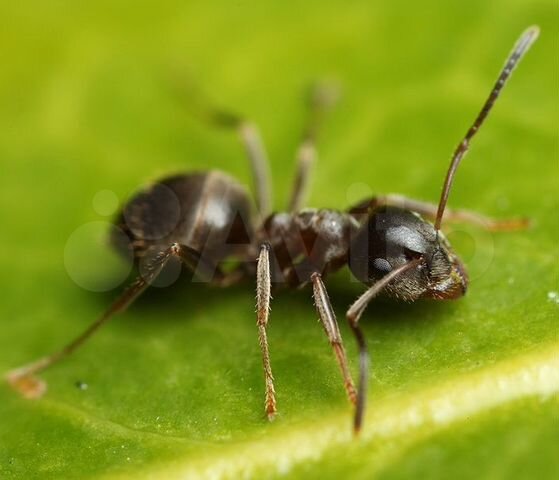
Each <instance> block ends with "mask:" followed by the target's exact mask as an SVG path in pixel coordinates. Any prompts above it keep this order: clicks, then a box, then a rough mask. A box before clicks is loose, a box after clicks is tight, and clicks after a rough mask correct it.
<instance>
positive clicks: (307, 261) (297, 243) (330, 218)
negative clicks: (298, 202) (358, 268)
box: [259, 209, 359, 286]
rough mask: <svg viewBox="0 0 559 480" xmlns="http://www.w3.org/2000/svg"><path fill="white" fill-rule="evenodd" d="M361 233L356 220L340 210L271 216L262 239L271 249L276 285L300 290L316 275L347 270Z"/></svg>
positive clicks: (263, 230) (262, 233)
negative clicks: (353, 243) (356, 237)
mask: <svg viewBox="0 0 559 480" xmlns="http://www.w3.org/2000/svg"><path fill="white" fill-rule="evenodd" d="M358 229H359V223H358V221H357V220H356V219H355V218H353V217H352V216H351V215H348V214H347V213H345V212H341V211H338V210H330V209H305V210H302V211H300V212H297V213H283V212H282V213H274V214H272V215H270V216H269V217H268V219H267V220H266V221H265V222H264V225H263V228H262V230H261V232H259V236H260V238H261V241H263V242H266V243H268V244H269V245H270V250H271V264H272V281H273V282H274V283H285V284H287V285H288V286H299V285H303V284H305V283H307V282H308V281H309V280H310V275H311V274H312V273H313V272H318V273H321V274H322V275H325V274H327V273H328V272H332V271H335V270H338V269H339V268H341V267H343V266H344V265H346V264H347V262H348V251H349V244H350V241H351V238H352V237H353V236H354V235H355V234H356V232H357V231H358Z"/></svg>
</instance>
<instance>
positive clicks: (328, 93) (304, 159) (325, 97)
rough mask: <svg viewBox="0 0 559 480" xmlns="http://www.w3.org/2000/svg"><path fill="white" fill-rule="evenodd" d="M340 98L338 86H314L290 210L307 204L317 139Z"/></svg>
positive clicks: (322, 84)
mask: <svg viewBox="0 0 559 480" xmlns="http://www.w3.org/2000/svg"><path fill="white" fill-rule="evenodd" d="M338 96H339V92H338V88H337V86H336V85H333V84H330V83H328V82H318V83H316V84H315V85H313V86H312V88H311V92H310V96H309V99H308V120H307V126H306V127H305V129H304V131H303V136H302V138H301V143H300V144H299V147H298V149H297V154H296V159H297V173H296V174H295V181H294V183H293V191H292V192H291V197H290V200H289V205H288V210H289V211H290V212H297V211H299V210H300V209H301V208H302V207H303V206H304V204H305V200H306V198H307V193H308V190H309V183H310V176H311V170H312V167H313V165H314V164H315V163H316V158H317V152H316V139H317V136H318V131H319V129H320V126H321V124H322V122H323V119H324V114H325V113H326V112H327V111H328V110H329V109H330V108H331V107H332V105H333V104H334V103H335V102H336V101H337V98H338Z"/></svg>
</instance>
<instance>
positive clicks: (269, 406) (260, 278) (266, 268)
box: [256, 244, 277, 420]
mask: <svg viewBox="0 0 559 480" xmlns="http://www.w3.org/2000/svg"><path fill="white" fill-rule="evenodd" d="M271 289H272V280H271V275H270V247H269V246H268V245H266V244H263V245H262V246H261V247H260V254H259V256H258V265H257V268H256V325H257V326H258V340H259V343H260V349H261V350H262V364H263V366H264V378H265V382H266V403H265V409H266V415H267V416H268V420H273V419H274V417H275V415H276V412H277V407H276V391H275V389H274V376H273V375H272V366H271V364H270V351H269V349H268V335H267V333H266V327H267V326H268V318H269V316H270V300H271V299H272V294H271Z"/></svg>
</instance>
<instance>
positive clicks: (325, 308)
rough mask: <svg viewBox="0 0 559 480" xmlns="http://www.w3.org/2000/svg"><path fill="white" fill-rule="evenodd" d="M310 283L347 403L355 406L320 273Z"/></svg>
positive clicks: (343, 355)
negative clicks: (338, 370)
mask: <svg viewBox="0 0 559 480" xmlns="http://www.w3.org/2000/svg"><path fill="white" fill-rule="evenodd" d="M311 281H312V285H313V297H314V303H315V306H316V311H317V313H318V316H319V317H320V321H321V322H322V326H323V327H324V331H325V332H326V335H327V336H328V340H329V341H330V345H332V348H333V349H334V354H335V355H336V360H337V361H338V365H339V366H340V370H341V372H342V377H343V379H344V387H345V390H346V393H347V396H348V398H349V401H350V402H351V403H353V404H354V405H356V403H357V394H356V393H355V387H354V386H353V380H352V379H351V373H350V372H349V367H348V362H347V357H346V353H345V349H344V344H343V342H342V335H341V334H340V329H339V327H338V322H337V320H336V314H335V313H334V310H333V309H332V304H331V303H330V299H329V298H328V292H327V291H326V287H325V285H324V282H323V281H322V276H321V275H320V273H317V272H315V273H313V274H312V275H311Z"/></svg>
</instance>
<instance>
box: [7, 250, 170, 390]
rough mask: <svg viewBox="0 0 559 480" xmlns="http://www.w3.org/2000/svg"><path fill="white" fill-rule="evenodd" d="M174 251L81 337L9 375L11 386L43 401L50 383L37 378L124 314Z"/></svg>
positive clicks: (159, 259)
mask: <svg viewBox="0 0 559 480" xmlns="http://www.w3.org/2000/svg"><path fill="white" fill-rule="evenodd" d="M173 248H174V247H169V248H168V249H167V250H165V251H164V252H162V253H160V254H159V255H158V256H157V257H156V258H155V260H154V261H153V262H152V263H151V264H150V265H149V267H148V268H147V269H146V272H144V274H143V276H139V277H138V278H137V279H136V280H135V281H134V282H133V283H132V284H131V285H130V286H129V287H128V288H127V289H126V290H125V291H124V292H123V293H122V294H121V295H120V296H119V297H118V298H117V299H116V300H115V301H114V302H113V303H112V305H111V306H110V307H109V308H108V309H107V310H106V311H105V313H103V315H101V316H100V317H99V318H98V319H97V320H95V322H93V323H92V324H91V325H90V326H89V327H88V328H87V329H86V330H85V331H84V332H83V333H82V334H81V335H79V336H78V337H77V338H75V339H74V340H73V341H72V342H70V343H69V344H67V345H66V346H65V347H64V348H62V349H61V350H59V351H57V352H55V353H53V354H51V355H48V356H46V357H42V358H40V359H39V360H36V361H35V362H32V363H29V364H27V365H24V366H22V367H19V368H17V369H15V370H12V371H11V372H8V374H7V376H6V378H7V380H8V383H9V384H10V385H11V386H12V387H13V388H14V389H15V390H17V391H18V392H19V393H21V394H22V395H23V396H24V397H25V398H30V399H31V398H39V397H40V396H42V395H43V394H44V393H45V391H46V388H47V387H46V383H45V382H43V381H42V380H40V379H39V378H36V377H35V375H36V374H38V373H40V372H42V371H43V370H45V369H46V368H48V367H50V366H51V365H53V364H55V363H57V362H59V361H60V360H62V359H64V358H66V357H67V356H69V355H70V354H71V353H72V352H74V350H76V349H77V348H78V347H80V346H81V345H83V344H84V343H85V341H86V340H87V339H89V338H90V337H91V336H92V335H93V334H94V333H95V332H96V331H97V330H98V329H99V328H100V327H101V326H102V325H104V324H105V323H106V322H107V321H108V320H110V319H111V318H112V316H113V315H115V314H117V313H120V312H123V311H124V310H126V308H127V307H128V306H129V305H130V304H131V303H132V302H133V301H134V300H136V298H138V296H140V294H141V293H142V292H143V291H144V290H145V289H146V288H147V287H148V286H149V285H150V283H151V282H153V280H154V279H155V278H156V277H157V275H159V273H160V272H161V270H162V269H163V267H164V266H165V264H166V263H167V261H168V260H169V258H170V257H171V255H173Z"/></svg>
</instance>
